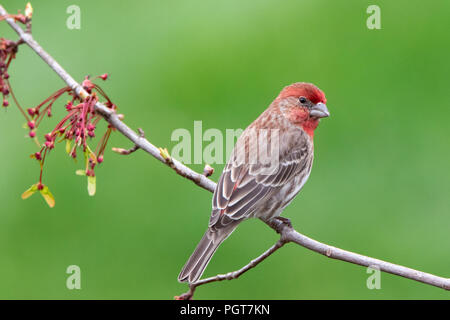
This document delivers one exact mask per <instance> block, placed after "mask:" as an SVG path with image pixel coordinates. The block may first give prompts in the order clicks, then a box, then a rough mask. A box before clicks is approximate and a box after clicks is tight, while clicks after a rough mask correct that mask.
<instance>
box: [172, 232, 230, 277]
mask: <svg viewBox="0 0 450 320" xmlns="http://www.w3.org/2000/svg"><path fill="white" fill-rule="evenodd" d="M236 226H237V225H234V226H232V227H231V228H226V229H221V230H217V231H215V232H212V231H211V230H210V229H208V230H206V232H205V234H204V235H203V238H202V239H201V240H200V242H199V244H198V245H197V248H195V251H194V253H193V254H192V255H191V257H190V258H189V260H188V261H187V262H186V264H185V265H184V267H183V269H182V270H181V272H180V274H179V275H178V281H179V282H189V283H193V282H195V281H197V280H198V279H199V278H200V277H201V276H202V274H203V271H205V268H206V266H207V265H208V263H209V261H210V260H211V257H212V256H213V254H214V252H216V250H217V248H218V247H219V245H220V244H221V243H222V242H223V241H224V240H225V239H226V238H228V236H229V235H230V234H231V233H232V232H233V231H234V229H235V228H236Z"/></svg>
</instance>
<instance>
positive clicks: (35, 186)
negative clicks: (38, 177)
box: [22, 183, 38, 200]
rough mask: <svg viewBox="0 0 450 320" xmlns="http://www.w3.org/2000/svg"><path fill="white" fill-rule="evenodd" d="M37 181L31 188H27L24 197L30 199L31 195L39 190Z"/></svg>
mask: <svg viewBox="0 0 450 320" xmlns="http://www.w3.org/2000/svg"><path fill="white" fill-rule="evenodd" d="M37 189H38V188H37V183H36V184H33V185H32V186H31V187H30V188H28V189H27V190H25V192H24V193H22V199H23V200H25V199H28V198H29V197H31V196H32V195H33V194H34V193H35V192H36V191H37Z"/></svg>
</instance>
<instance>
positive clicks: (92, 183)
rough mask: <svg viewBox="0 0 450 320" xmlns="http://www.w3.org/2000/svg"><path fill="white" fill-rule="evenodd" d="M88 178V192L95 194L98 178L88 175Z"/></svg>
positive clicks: (91, 194)
mask: <svg viewBox="0 0 450 320" xmlns="http://www.w3.org/2000/svg"><path fill="white" fill-rule="evenodd" d="M87 180H88V193H89V195H90V196H93V195H95V190H96V180H97V179H96V177H95V176H94V177H91V176H88V178H87Z"/></svg>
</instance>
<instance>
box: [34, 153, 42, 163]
mask: <svg viewBox="0 0 450 320" xmlns="http://www.w3.org/2000/svg"><path fill="white" fill-rule="evenodd" d="M34 157H35V158H36V160H39V161H40V160H42V155H41V153H40V152H36V153H35V154H34Z"/></svg>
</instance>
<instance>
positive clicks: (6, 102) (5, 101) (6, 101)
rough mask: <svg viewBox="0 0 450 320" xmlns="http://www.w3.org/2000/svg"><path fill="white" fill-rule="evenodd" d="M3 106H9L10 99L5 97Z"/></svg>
mask: <svg viewBox="0 0 450 320" xmlns="http://www.w3.org/2000/svg"><path fill="white" fill-rule="evenodd" d="M3 106H4V107H5V108H6V107H7V106H9V102H8V100H6V99H4V100H3Z"/></svg>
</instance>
